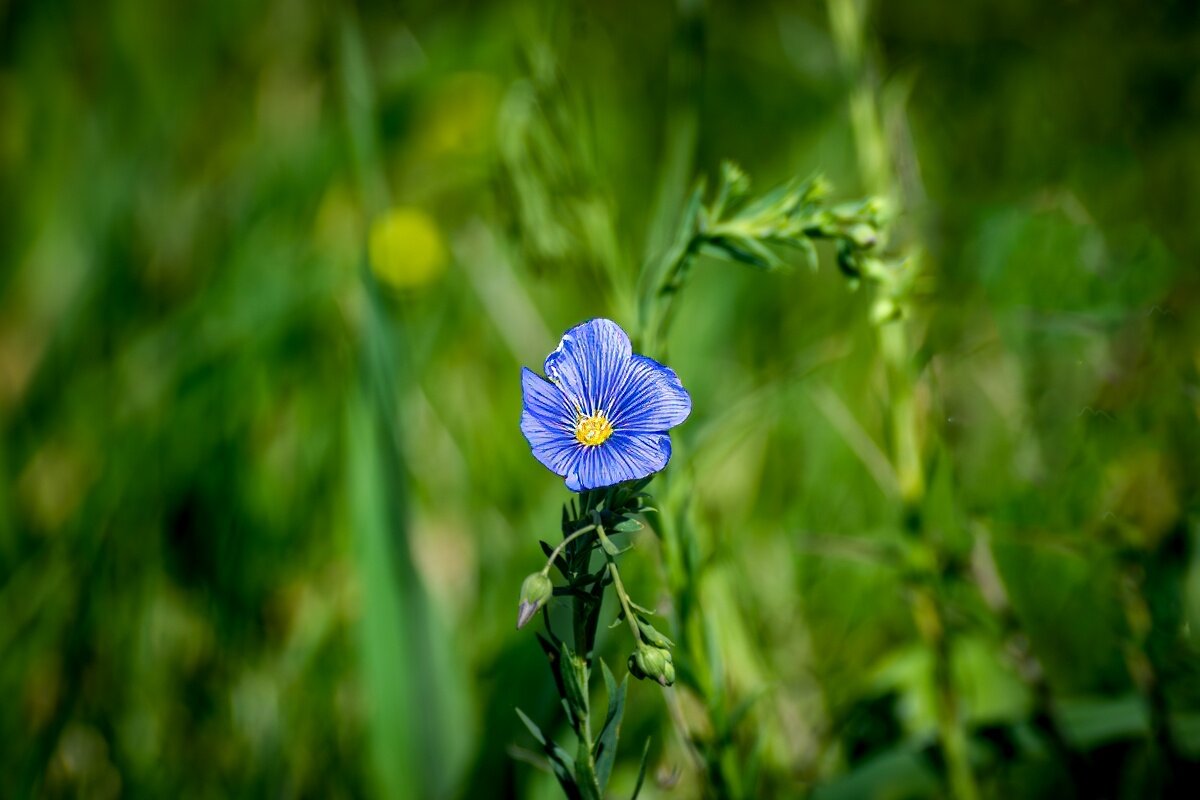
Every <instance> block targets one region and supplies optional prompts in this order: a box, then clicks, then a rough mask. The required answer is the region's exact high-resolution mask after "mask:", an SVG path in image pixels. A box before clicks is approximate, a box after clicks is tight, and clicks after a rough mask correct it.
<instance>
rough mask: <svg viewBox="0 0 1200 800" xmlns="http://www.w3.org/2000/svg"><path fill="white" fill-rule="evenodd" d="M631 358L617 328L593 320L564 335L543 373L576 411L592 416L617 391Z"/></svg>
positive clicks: (618, 327)
mask: <svg viewBox="0 0 1200 800" xmlns="http://www.w3.org/2000/svg"><path fill="white" fill-rule="evenodd" d="M632 354H633V348H632V347H631V345H630V344H629V337H628V336H626V335H625V331H623V330H621V326H620V325H618V324H617V323H615V322H613V321H612V320H608V319H592V320H588V321H587V322H584V323H582V324H580V325H576V326H575V327H574V328H571V330H569V331H567V332H566V333H565V334H563V337H562V341H561V342H559V343H558V348H557V349H556V350H555V351H554V352H553V353H551V354H550V355H549V356H547V357H546V363H545V365H544V369H545V372H546V377H547V378H549V379H550V380H552V381H554V383H555V385H556V386H558V388H559V389H561V390H562V391H563V393H564V394H566V396H567V398H568V399H569V400H570V401H571V402H572V403H573V404H574V405H575V406H577V408H578V410H579V411H581V412H582V413H584V414H593V413H595V412H596V411H597V410H602V409H603V408H604V405H605V404H606V401H608V400H609V399H610V398H611V397H612V396H613V395H614V394H616V393H617V392H618V391H619V390H620V388H621V386H622V384H623V382H624V379H625V374H626V372H627V370H628V368H629V363H630V357H631V356H632Z"/></svg>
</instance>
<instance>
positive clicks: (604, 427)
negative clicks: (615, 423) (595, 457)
mask: <svg viewBox="0 0 1200 800" xmlns="http://www.w3.org/2000/svg"><path fill="white" fill-rule="evenodd" d="M612 432H613V427H612V423H611V422H609V421H608V418H607V417H605V416H604V412H603V411H597V412H596V413H595V414H589V415H587V416H584V415H583V414H580V415H579V416H578V417H577V418H576V420H575V438H576V439H577V440H578V441H579V443H580V444H582V445H587V446H588V447H595V446H596V445H598V444H603V443H604V440H605V439H607V438H608V437H610V436H612Z"/></svg>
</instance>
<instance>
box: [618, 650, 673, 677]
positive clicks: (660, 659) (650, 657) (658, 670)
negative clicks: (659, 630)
mask: <svg viewBox="0 0 1200 800" xmlns="http://www.w3.org/2000/svg"><path fill="white" fill-rule="evenodd" d="M629 672H630V673H631V674H632V675H633V677H635V678H638V679H643V678H650V679H651V680H655V681H658V682H659V683H661V684H662V685H663V686H670V685H671V684H673V683H675V665H674V664H673V663H672V661H671V651H670V650H664V649H662V648H660V647H651V646H646V645H640V646H639V647H638V649H637V650H635V651H634V653H633V655H631V656H630V657H629Z"/></svg>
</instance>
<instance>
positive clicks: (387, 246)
mask: <svg viewBox="0 0 1200 800" xmlns="http://www.w3.org/2000/svg"><path fill="white" fill-rule="evenodd" d="M368 247H369V255H370V258H371V270H372V271H373V272H374V273H375V275H376V277H378V278H379V280H381V281H383V282H384V283H386V284H388V285H390V286H393V287H395V288H397V289H407V288H411V287H414V286H422V285H424V284H426V283H429V282H430V281H432V280H433V279H434V278H436V277H437V276H438V275H440V274H441V272H442V270H444V269H445V268H446V245H445V243H444V242H443V241H442V234H441V231H439V230H438V226H437V223H436V222H434V221H433V218H432V217H431V216H429V215H428V214H426V213H425V212H424V211H422V210H421V209H419V208H411V207H409V208H393V209H391V210H389V211H387V212H385V213H384V214H382V215H381V216H379V217H378V218H376V220H375V221H374V222H373V223H371V234H370V241H369V242H368Z"/></svg>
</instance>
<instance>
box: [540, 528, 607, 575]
mask: <svg viewBox="0 0 1200 800" xmlns="http://www.w3.org/2000/svg"><path fill="white" fill-rule="evenodd" d="M594 530H596V526H595V524H592V525H585V526H584V527H582V528H580V529H579V530H577V531H575V532H574V533H572V534H571V535H570V536H568V537H567V538H565V539H563V540H562V541H561V542H559V543H558V547H556V548H554V549H553V550H552V551H550V557H549V558H548V559H546V566H544V567H542V574H543V575H549V574H550V567H552V566H553V565H554V561H555V559H557V558H558V556H559V555H560V554H561V553H562V551H563V550H564V549H565V548H566V546H567V545H569V544H570V543H571V542H573V541H575V540H576V539H578V538H579V537H580V536H583V535H584V534H585V533H591V532H592V531H594Z"/></svg>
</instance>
